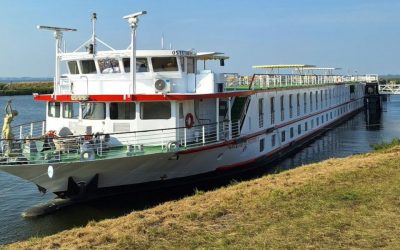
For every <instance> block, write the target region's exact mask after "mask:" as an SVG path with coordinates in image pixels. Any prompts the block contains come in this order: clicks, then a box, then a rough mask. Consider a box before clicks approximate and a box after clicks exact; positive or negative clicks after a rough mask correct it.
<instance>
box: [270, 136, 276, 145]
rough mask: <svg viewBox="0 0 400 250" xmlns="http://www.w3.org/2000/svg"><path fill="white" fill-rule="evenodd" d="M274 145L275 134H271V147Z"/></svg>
mask: <svg viewBox="0 0 400 250" xmlns="http://www.w3.org/2000/svg"><path fill="white" fill-rule="evenodd" d="M275 145H276V135H275V134H273V135H272V136H271V147H275Z"/></svg>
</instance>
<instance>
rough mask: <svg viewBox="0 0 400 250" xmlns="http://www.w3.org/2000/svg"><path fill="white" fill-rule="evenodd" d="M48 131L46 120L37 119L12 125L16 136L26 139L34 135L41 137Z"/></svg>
mask: <svg viewBox="0 0 400 250" xmlns="http://www.w3.org/2000/svg"><path fill="white" fill-rule="evenodd" d="M45 132H46V121H44V120H43V121H36V122H30V123H24V124H20V125H17V126H14V127H12V133H13V135H14V138H18V139H25V138H29V137H30V138H32V137H39V136H41V135H44V134H45Z"/></svg>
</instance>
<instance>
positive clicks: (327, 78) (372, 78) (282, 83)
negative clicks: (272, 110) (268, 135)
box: [225, 74, 378, 90]
mask: <svg viewBox="0 0 400 250" xmlns="http://www.w3.org/2000/svg"><path fill="white" fill-rule="evenodd" d="M376 81H378V75H363V76H343V75H299V74H254V75H253V76H238V75H235V74H226V75H225V88H227V89H228V90H229V89H233V90H236V89H243V88H247V89H268V88H285V87H296V86H313V85H324V84H340V83H352V82H376Z"/></svg>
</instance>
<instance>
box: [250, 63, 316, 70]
mask: <svg viewBox="0 0 400 250" xmlns="http://www.w3.org/2000/svg"><path fill="white" fill-rule="evenodd" d="M315 67H316V66H314V65H308V64H272V65H256V66H253V69H267V70H274V69H298V68H315Z"/></svg>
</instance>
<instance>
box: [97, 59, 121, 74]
mask: <svg viewBox="0 0 400 250" xmlns="http://www.w3.org/2000/svg"><path fill="white" fill-rule="evenodd" d="M97 62H98V63H99V68H100V73H102V74H112V73H121V70H120V68H119V62H118V60H117V59H115V58H104V59H99V60H98V61H97Z"/></svg>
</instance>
